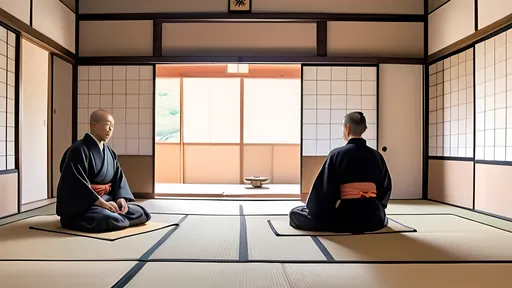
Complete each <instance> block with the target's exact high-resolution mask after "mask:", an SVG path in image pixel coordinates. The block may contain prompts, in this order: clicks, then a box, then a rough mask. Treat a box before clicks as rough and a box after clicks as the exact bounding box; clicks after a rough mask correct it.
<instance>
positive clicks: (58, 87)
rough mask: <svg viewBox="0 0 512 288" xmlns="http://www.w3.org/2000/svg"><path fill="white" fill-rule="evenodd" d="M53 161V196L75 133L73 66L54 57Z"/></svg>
mask: <svg viewBox="0 0 512 288" xmlns="http://www.w3.org/2000/svg"><path fill="white" fill-rule="evenodd" d="M52 81H53V82H52V90H53V112H52V113H53V115H52V125H53V127H52V159H53V163H52V166H53V168H52V169H53V170H52V173H53V175H52V179H53V187H52V188H53V194H52V195H54V196H56V194H55V193H56V192H57V184H58V183H59V178H60V160H61V159H62V156H63V155H64V152H65V151H66V149H67V148H68V147H69V146H70V145H71V141H72V137H73V135H72V133H73V127H72V125H73V124H72V123H73V120H72V119H73V117H72V114H73V113H72V110H73V106H72V95H73V93H72V90H73V66H72V65H71V64H69V63H67V62H65V61H63V60H61V59H59V58H57V57H55V56H53V80H52Z"/></svg>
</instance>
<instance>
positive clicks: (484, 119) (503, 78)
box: [475, 30, 512, 161]
mask: <svg viewBox="0 0 512 288" xmlns="http://www.w3.org/2000/svg"><path fill="white" fill-rule="evenodd" d="M475 49H476V50H475V53H476V62H475V63H476V64H475V65H476V78H475V81H476V112H477V113H476V133H477V134H476V136H477V137H476V155H475V157H476V159H477V160H491V161H492V160H496V161H505V160H506V161H512V30H509V31H508V32H507V33H501V34H499V35H498V36H496V37H493V38H491V39H489V40H486V41H484V42H482V43H479V44H477V45H476V47H475Z"/></svg>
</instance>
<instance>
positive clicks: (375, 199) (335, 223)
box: [289, 138, 391, 233]
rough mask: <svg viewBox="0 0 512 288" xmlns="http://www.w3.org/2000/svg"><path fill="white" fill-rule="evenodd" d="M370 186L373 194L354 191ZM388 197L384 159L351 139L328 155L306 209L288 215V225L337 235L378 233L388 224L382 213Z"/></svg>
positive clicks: (300, 208)
mask: <svg viewBox="0 0 512 288" xmlns="http://www.w3.org/2000/svg"><path fill="white" fill-rule="evenodd" d="M370 186H371V187H374V188H373V189H371V190H373V191H354V189H355V187H361V188H360V190H364V189H366V188H362V187H370ZM347 187H348V188H347ZM350 189H352V191H350ZM356 192H357V193H356ZM390 196H391V176H390V174H389V171H388V168H387V165H386V162H385V160H384V157H383V156H382V155H381V154H380V153H379V152H378V151H376V150H375V149H373V148H371V147H368V146H367V145H366V140H364V139H363V138H352V139H350V140H349V141H348V142H347V144H346V145H345V146H343V147H339V148H336V149H333V150H332V151H331V152H330V153H329V155H328V156H327V159H326V160H325V162H324V164H323V166H322V168H321V169H320V171H319V173H318V175H317V177H316V179H315V182H314V183H313V186H312V187H311V191H310V194H309V196H308V199H307V202H306V205H305V206H299V207H297V208H294V209H293V210H292V211H291V212H290V215H289V217H290V225H291V226H292V227H294V228H296V229H301V230H309V231H325V232H338V233H364V232H370V231H376V230H380V229H382V228H384V227H386V226H387V224H388V219H387V217H386V212H385V209H386V207H387V205H388V202H389V199H390Z"/></svg>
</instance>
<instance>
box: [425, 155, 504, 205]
mask: <svg viewBox="0 0 512 288" xmlns="http://www.w3.org/2000/svg"><path fill="white" fill-rule="evenodd" d="M428 165H429V167H428V198H429V199H432V200H436V201H441V202H445V203H449V204H453V205H458V206H462V207H466V208H473V162H472V161H448V160H429V162H428ZM476 179H478V176H477V178H476ZM494 195H495V194H494Z"/></svg>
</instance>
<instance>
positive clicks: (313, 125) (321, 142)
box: [302, 66, 377, 156]
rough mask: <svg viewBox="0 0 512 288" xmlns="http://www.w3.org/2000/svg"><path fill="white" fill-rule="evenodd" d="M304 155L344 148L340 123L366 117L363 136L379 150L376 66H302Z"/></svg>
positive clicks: (324, 154) (325, 152)
mask: <svg viewBox="0 0 512 288" xmlns="http://www.w3.org/2000/svg"><path fill="white" fill-rule="evenodd" d="M302 81H303V84H302V85H303V86H302V125H303V127H302V156H326V155H328V154H329V152H330V151H331V150H332V149H334V148H337V147H340V146H342V145H345V142H344V141H343V136H342V131H341V120H342V119H343V117H344V116H345V115H346V114H347V113H349V112H353V111H362V112H363V113H364V114H365V115H366V119H367V125H368V130H367V131H366V132H365V133H364V135H363V137H364V138H365V139H366V140H367V141H368V145H369V146H371V147H372V148H374V149H376V148H377V67H356V66H350V67H345V66H333V67H330V66H303V72H302Z"/></svg>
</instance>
